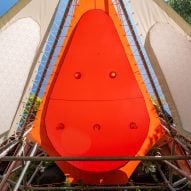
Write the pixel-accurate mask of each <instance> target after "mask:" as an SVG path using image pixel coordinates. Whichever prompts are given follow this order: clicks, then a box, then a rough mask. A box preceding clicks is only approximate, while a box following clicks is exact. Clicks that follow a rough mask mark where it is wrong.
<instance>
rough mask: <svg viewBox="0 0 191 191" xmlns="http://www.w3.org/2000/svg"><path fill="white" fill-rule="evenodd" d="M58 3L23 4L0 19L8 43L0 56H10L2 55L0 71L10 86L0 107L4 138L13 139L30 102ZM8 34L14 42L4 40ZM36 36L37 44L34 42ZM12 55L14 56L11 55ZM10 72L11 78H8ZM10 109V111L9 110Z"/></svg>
mask: <svg viewBox="0 0 191 191" xmlns="http://www.w3.org/2000/svg"><path fill="white" fill-rule="evenodd" d="M58 3H59V0H54V1H49V0H44V1H39V0H23V1H20V2H19V3H18V4H17V5H16V6H15V7H13V8H12V9H11V10H10V11H9V12H8V13H7V14H5V15H4V16H3V17H1V18H0V37H1V38H6V39H7V41H6V42H4V47H5V48H4V47H1V48H0V49H1V52H2V50H3V51H5V52H6V54H7V55H9V57H8V56H6V57H5V55H2V54H1V55H0V56H3V59H1V62H0V68H2V69H1V78H0V83H1V84H3V83H6V84H7V86H6V88H5V89H6V95H7V96H6V103H5V102H3V101H2V102H1V107H0V113H4V116H3V117H2V118H1V117H0V135H2V134H3V135H4V136H3V137H4V138H6V137H7V136H10V135H11V134H12V133H13V132H14V131H15V130H16V128H17V127H18V122H19V121H20V118H21V114H22V112H23V108H24V105H25V103H26V102H27V100H28V97H29V94H30V91H31V87H32V84H33V80H34V78H35V71H37V69H38V66H39V63H40V62H37V61H38V59H39V56H40V53H41V51H42V49H43V45H44V43H45V40H46V39H47V37H48V33H49V31H50V27H51V24H52V20H53V17H54V14H55V11H56V8H57V6H58ZM21 22H23V23H24V24H23V25H22V24H21V25H19V27H20V28H21V27H23V30H19V33H17V28H16V27H15V26H16V25H17V24H18V23H21ZM32 23H33V24H32ZM34 23H35V24H34ZM37 28H38V29H37ZM7 31H8V32H7ZM37 31H38V32H37ZM5 33H9V36H11V37H12V38H11V39H12V41H10V40H9V39H8V38H7V37H4V36H6V35H5ZM37 33H38V35H37ZM2 36H3V37H2ZM31 36H32V38H31ZM34 36H35V39H36V40H34ZM37 36H38V37H37ZM24 37H25V38H26V39H27V40H26V41H24V42H23V40H21V39H23V38H24ZM37 39H38V40H37ZM27 41H28V45H27ZM29 41H30V43H29ZM37 41H38V42H37ZM15 42H17V43H15ZM10 43H11V44H10ZM31 43H32V44H33V43H34V44H35V45H34V47H33V45H32V47H33V49H32V48H28V49H27V48H26V49H24V50H23V49H22V48H23V47H24V46H26V47H28V46H29V47H30V46H31V45H30V44H31ZM21 45H23V47H20V46H21ZM21 49H22V50H23V52H22V54H20V55H18V54H19V50H21ZM10 51H11V54H8V52H10ZM10 57H11V58H12V60H14V61H13V62H10V63H9V64H10V68H9V69H11V67H12V70H13V68H14V67H15V68H17V69H16V70H14V71H11V70H9V71H8V69H7V62H9V59H10ZM24 58H25V59H26V60H27V64H26V63H25V64H22V62H20V60H22V59H24ZM2 60H3V61H2ZM23 69H25V72H21V71H22V70H23ZM10 72H11V74H12V75H9V74H10ZM5 76H6V79H5ZM13 76H14V77H13ZM13 80H14V84H15V86H12V88H11V87H9V86H8V84H11V83H12V82H13ZM16 87H20V88H16ZM5 89H3V90H2V89H1V90H0V99H1V98H2V96H3V97H4V96H5ZM15 94H17V96H15ZM13 98H14V99H13ZM1 100H2V99H1ZM7 105H8V106H9V107H7ZM2 121H4V122H2ZM5 121H7V122H5ZM5 132H7V133H5ZM1 137H2V136H1ZM1 141H2V140H1Z"/></svg>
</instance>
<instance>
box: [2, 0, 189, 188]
mask: <svg viewBox="0 0 191 191" xmlns="http://www.w3.org/2000/svg"><path fill="white" fill-rule="evenodd" d="M113 5H114V6H115V8H116V10H117V12H118V14H119V17H120V18H121V22H122V24H123V25H124V26H128V27H129V30H130V34H131V37H132V38H133V43H135V46H136V47H137V51H138V55H139V56H140V59H141V61H142V64H143V65H144V67H145V70H146V72H147V76H148V79H149V80H150V84H151V86H152V89H153V92H154V94H155V96H156V98H157V102H158V106H159V112H160V113H161V114H162V115H161V118H160V119H161V124H162V125H163V127H164V129H165V131H166V134H167V137H169V141H166V142H165V143H163V144H162V146H163V147H164V146H166V147H168V148H169V155H164V154H163V153H162V152H160V151H157V152H156V153H154V154H153V155H149V156H127V157H101V156H100V157H64V156H63V157H54V156H51V157H49V156H47V155H46V153H44V152H43V151H42V149H41V148H40V147H39V146H38V145H37V144H36V143H33V142H31V141H30V140H28V139H26V136H27V134H28V133H29V132H30V131H31V129H32V125H33V124H32V121H33V120H34V116H33V115H31V114H32V113H33V112H34V106H35V102H36V100H37V98H38V96H39V93H40V91H41V89H42V85H43V82H44V81H45V78H46V75H47V71H48V69H49V67H50V63H51V61H52V59H53V58H54V57H58V56H59V55H58V54H56V52H55V49H57V48H61V46H60V44H61V43H62V42H63V41H64V39H65V37H66V36H65V35H63V29H64V28H67V27H69V26H68V23H66V18H67V17H68V16H71V15H73V11H74V9H75V7H76V6H78V1H77V0H69V1H68V3H67V6H66V10H65V12H63V14H62V21H61V23H60V25H59V28H58V31H57V32H56V34H55V32H54V33H53V35H54V36H55V40H54V42H53V45H51V51H50V53H49V55H48V57H47V61H46V62H45V65H44V70H43V72H42V75H41V78H40V80H39V83H38V84H37V87H38V88H37V89H36V92H35V96H34V99H33V101H32V104H31V105H30V108H29V109H28V116H27V117H26V119H25V122H24V124H23V127H22V128H21V129H20V130H19V131H18V132H17V134H16V135H15V136H13V137H11V138H10V139H9V140H7V141H6V142H5V143H4V144H3V145H2V146H1V147H0V164H4V163H6V168H5V169H4V173H3V174H2V175H1V176H0V179H1V182H0V190H2V191H7V190H14V191H17V190H27V191H28V190H138V189H141V190H147V189H152V190H159V189H160V190H171V191H176V190H181V189H182V190H183V189H184V187H185V186H187V185H188V184H189V183H190V181H191V166H190V160H191V154H190V153H191V142H190V140H188V139H186V138H185V137H183V136H181V135H179V134H178V133H177V131H176V128H175V127H174V126H173V125H172V124H171V123H170V122H169V120H168V118H167V116H166V113H165V110H164V108H163V104H162V101H161V99H160V96H159V93H158V91H157V88H156V85H155V83H154V80H153V77H152V75H151V73H150V70H149V68H148V65H147V61H146V59H145V56H144V53H143V52H142V49H141V46H140V44H139V42H138V40H137V36H136V34H135V32H134V29H133V24H132V23H131V20H130V18H129V13H128V12H127V10H126V8H125V5H124V3H123V1H122V0H114V1H113ZM124 18H125V19H124ZM47 44H48V42H47ZM47 44H46V45H47ZM171 143H172V144H171ZM159 147H160V145H159ZM176 147H177V148H178V149H177V150H178V154H177V152H176ZM122 160H125V161H127V160H132V161H133V160H138V161H142V162H145V161H146V162H147V161H150V162H152V163H153V164H154V165H155V166H156V169H157V172H158V173H159V174H160V176H161V181H160V182H157V183H139V182H136V181H134V180H132V179H130V181H129V183H128V184H127V185H113V186H100V185H95V186H89V185H65V184H66V183H65V182H60V183H55V184H48V185H43V186H42V185H36V184H33V180H34V178H35V176H36V175H37V174H38V172H39V171H40V170H41V169H42V168H43V163H44V162H45V161H122ZM32 162H36V163H37V164H36V166H35V169H33V172H32V175H31V176H30V177H28V178H27V177H26V174H27V171H28V170H29V169H30V166H31V163H32ZM181 164H184V165H185V167H184V168H183V166H181ZM163 166H167V167H168V174H167V173H165V172H164V171H163V169H162V167H163ZM15 172H19V176H18V177H17V179H16V180H13V179H12V178H11V177H12V175H13V174H14V173H15ZM177 175H178V179H177V180H176V181H175V180H174V178H173V177H174V176H177Z"/></svg>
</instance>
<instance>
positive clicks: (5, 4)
mask: <svg viewBox="0 0 191 191" xmlns="http://www.w3.org/2000/svg"><path fill="white" fill-rule="evenodd" d="M17 2H18V0H0V17H1V16H3V15H4V14H5V13H6V12H7V11H8V10H9V9H10V8H11V7H13V6H14V5H15V4H16V3H17Z"/></svg>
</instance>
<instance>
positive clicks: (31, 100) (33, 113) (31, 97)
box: [19, 94, 41, 127]
mask: <svg viewBox="0 0 191 191" xmlns="http://www.w3.org/2000/svg"><path fill="white" fill-rule="evenodd" d="M34 98H35V96H34V94H31V95H30V97H29V99H28V101H27V104H26V106H25V109H24V112H23V115H22V118H21V121H20V124H19V126H20V127H22V126H23V125H24V123H25V121H26V119H27V116H28V115H30V121H31V120H34V118H35V115H36V113H37V111H38V108H39V106H40V103H41V98H39V97H37V98H36V101H35V103H34V106H33V110H32V112H31V113H30V114H29V111H30V108H31V106H32V103H33V100H34Z"/></svg>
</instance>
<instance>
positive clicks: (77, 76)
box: [74, 72, 82, 79]
mask: <svg viewBox="0 0 191 191" xmlns="http://www.w3.org/2000/svg"><path fill="white" fill-rule="evenodd" d="M81 77H82V74H81V73H80V72H76V73H75V74H74V78H76V79H80V78H81Z"/></svg>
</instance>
